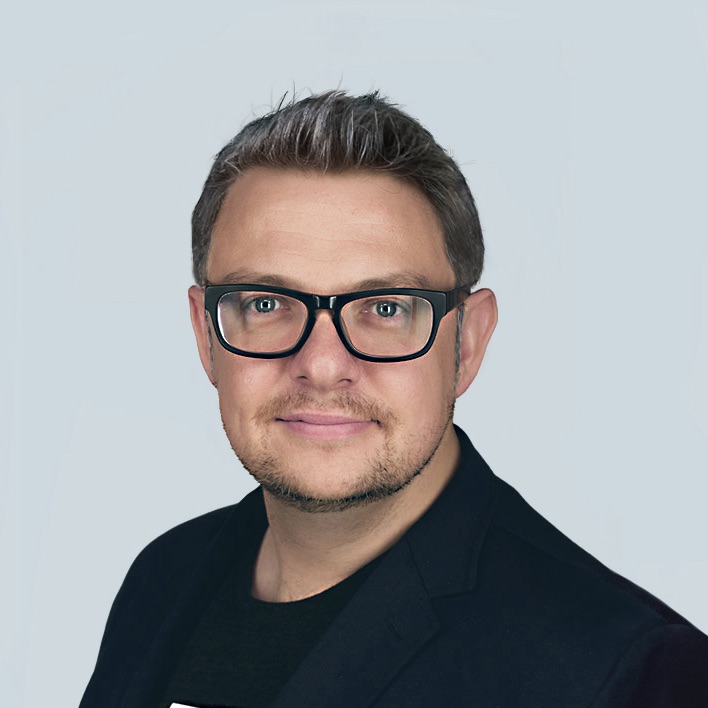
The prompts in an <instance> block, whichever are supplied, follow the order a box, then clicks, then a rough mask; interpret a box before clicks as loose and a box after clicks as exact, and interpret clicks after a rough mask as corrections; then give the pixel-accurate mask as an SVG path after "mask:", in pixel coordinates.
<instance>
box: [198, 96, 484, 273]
mask: <svg viewBox="0 0 708 708" xmlns="http://www.w3.org/2000/svg"><path fill="white" fill-rule="evenodd" d="M251 167H272V168H279V169H299V170H315V171H318V172H323V173H333V174H339V173H343V172H346V171H348V170H375V171H380V172H388V173H390V174H392V175H395V176H396V177H398V178H400V179H401V180H403V181H405V182H407V183H408V184H411V185H413V186H415V187H417V188H418V190H420V192H421V193H422V194H424V195H425V196H426V197H427V199H428V200H429V202H430V203H431V205H432V206H433V208H434V210H435V213H436V214H437V217H438V220H439V223H440V227H441V230H442V233H443V237H444V241H445V247H446V250H447V257H448V259H449V261H450V265H451V266H452V269H453V272H454V274H455V280H456V284H457V285H460V286H461V285H470V286H471V285H474V284H475V283H476V282H477V281H478V280H479V277H480V275H481V273H482V265H483V262H484V242H483V239H482V229H481V226H480V223H479V216H478V214H477V208H476V206H475V203H474V198H473V197H472V193H471V192H470V189H469V187H468V185H467V182H466V181H465V178H464V176H463V175H462V172H461V171H460V168H459V167H458V166H457V164H456V163H455V161H454V160H453V159H452V157H450V155H448V153H447V152H446V151H445V150H444V149H443V148H442V147H440V145H438V143H437V142H435V139H434V138H433V136H432V135H431V134H430V132H428V131H427V130H426V129H425V128H424V127H423V126H422V125H421V124H420V123H419V122H418V121H417V120H415V119H414V118H412V117H411V116H409V115H408V114H406V113H404V112H403V111H402V110H400V109H399V108H398V107H397V106H396V105H395V104H393V103H391V102H390V101H388V100H387V99H385V98H383V97H382V96H380V95H379V93H378V92H374V93H370V94H366V95H363V96H349V95H347V94H346V93H345V92H343V91H328V92H326V93H322V94H318V95H313V96H309V97H307V98H304V99H301V100H299V101H295V100H293V101H292V102H291V103H288V104H285V105H284V104H283V101H281V104H280V105H279V106H277V108H276V109H275V110H274V111H272V112H271V113H269V114H267V115H265V116H263V117H262V118H257V119H256V120H253V121H251V122H250V123H248V124H247V125H246V126H245V127H244V128H243V129H242V130H241V131H240V132H239V133H238V135H236V137H235V138H233V140H231V141H230V142H229V143H228V144H227V145H226V146H225V147H224V148H223V149H222V150H221V152H219V154H218V155H217V156H216V157H215V159H214V164H213V166H212V168H211V170H210V172H209V175H208V177H207V179H206V182H205V183H204V189H203V191H202V194H201V196H200V197H199V201H198V202H197V205H196V206H195V207H194V212H193V214H192V266H193V272H194V278H195V280H196V282H197V283H198V284H200V285H204V284H205V283H206V264H207V258H208V256H209V247H210V243H211V234H212V230H213V228H214V223H215V222H216V219H217V217H218V215H219V210H220V209H221V206H222V204H223V201H224V197H225V196H226V193H227V191H228V189H229V187H230V186H231V185H232V184H233V183H234V182H235V181H236V180H237V179H238V177H239V175H240V174H242V173H243V172H245V171H246V170H247V169H249V168H251Z"/></svg>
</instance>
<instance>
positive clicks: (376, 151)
mask: <svg viewBox="0 0 708 708" xmlns="http://www.w3.org/2000/svg"><path fill="white" fill-rule="evenodd" d="M193 257H194V274H195V278H196V281H197V283H198V285H195V286H192V287H191V288H190V290H189V302H190V308H191V317H192V324H193V327H194V331H195V334H196V339H197V345H198V348H199V355H200V357H201V361H202V364H203V366H204V369H205V371H206V373H207V376H208V377H209V379H210V381H211V383H212V384H213V385H214V386H215V387H216V389H217V391H218V395H219V405H220V410H221V416H222V420H223V425H224V429H225V431H226V434H227V437H228V439H229V442H230V443H231V446H232V447H233V449H234V452H235V453H236V454H237V455H238V457H239V459H240V460H241V462H242V463H243V465H244V467H245V468H246V469H247V470H248V471H249V472H250V473H251V474H252V475H253V477H254V478H255V479H256V480H257V481H258V482H259V483H260V485H261V486H260V487H259V489H258V490H256V491H255V492H253V493H251V494H249V495H248V496H247V497H246V498H245V499H244V500H243V501H241V502H240V503H239V504H237V505H235V506H231V507H227V508H225V509H221V510H218V511H215V512H212V513H210V514H207V515H206V516H203V517H200V518H198V519H195V520H193V521H190V522H188V523H186V524H183V525H181V526H179V527H177V528H175V529H173V530H172V531H169V532H168V533H167V534H165V535H164V536H162V537H160V538H159V539H157V540H156V541H154V542H153V543H152V544H150V545H149V546H148V547H147V548H146V549H145V550H144V551H143V552H142V553H141V555H140V556H139V557H138V559H137V560H136V561H135V563H134V564H133V566H132V568H131V570H130V572H129V573H128V576H127V578H126V580H125V582H124V584H123V587H122V588H121V590H120V592H119V594H118V596H117V598H116V600H115V603H114V605H113V608H112V611H111V614H110V616H109V619H108V623H107V627H106V632H105V635H104V639H103V642H102V645H101V650H100V653H99V657H98V662H97V666H96V670H95V672H94V676H93V677H92V679H91V682H90V684H89V686H88V688H87V690H86V694H85V696H84V699H83V702H82V704H81V705H82V707H83V708H88V707H93V706H96V707H99V706H100V707H101V708H108V707H112V706H116V707H117V706H125V707H127V706H130V707H131V708H132V707H142V706H144V707H147V706H151V707H154V706H160V707H162V706H170V705H174V704H180V705H191V706H224V707H225V706H229V707H233V706H239V707H249V708H250V707H251V706H268V705H272V706H280V707H284V706H377V707H381V708H383V707H384V706H387V707H390V706H480V707H482V706H485V707H486V706H535V707H537V706H543V707H548V706H563V707H564V708H567V707H568V706H662V707H665V706H707V705H708V637H706V636H705V635H703V634H702V633H701V632H699V631H698V630H697V629H695V628H694V627H693V626H692V625H690V624H689V623H688V622H686V621H685V620H684V619H683V618H681V617H679V616H678V615H676V613H674V612H673V611H672V610H670V609H669V608H668V607H666V606H665V605H663V604H662V603H661V602H659V601H658V600H656V599H655V598H653V597H651V596H650V595H649V594H648V593H646V592H644V591H643V590H641V589H639V588H637V587H636V586H634V585H632V584H631V583H629V582H628V581H626V580H624V579H622V578H620V577H619V576H617V575H615V574H613V573H612V572H610V571H609V570H607V569H606V568H604V567H603V566H602V565H601V564H599V563H598V562H597V561H595V560H594V559H593V558H591V557H590V556H588V555H587V554H586V553H584V552H583V551H582V550H581V549H579V548H578V547H577V546H575V545H574V544H573V543H572V542H570V541H569V540H568V539H566V538H565V537H564V536H562V534H560V533H559V532H558V531H557V530H555V529H554V528H553V527H552V526H551V525H550V524H548V523H547V522H546V521H545V520H543V519H542V518H541V517H540V516H538V515H537V514H536V513H535V512H534V511H533V510H532V509H530V508H529V507H528V506H527V505H526V504H525V502H524V501H523V500H522V499H521V498H520V497H519V496H518V495H517V494H516V493H515V492H514V491H513V490H512V489H511V488H509V487H508V486H507V485H505V484H504V483H503V482H501V481H500V480H499V479H497V478H496V477H495V476H494V475H493V474H492V473H491V471H490V470H489V469H488V468H487V466H486V465H485V463H484V462H483V460H482V459H481V457H480V456H479V455H478V453H477V452H476V451H475V449H474V448H473V447H472V444H471V443H470V441H469V440H468V439H467V437H466V436H465V434H464V433H463V432H462V431H461V430H459V429H456V428H455V427H454V426H453V423H452V415H453V409H454V404H455V400H456V398H457V397H458V396H460V395H461V394H462V393H464V391H465V390H466V389H467V388H468V387H469V385H470V384H471V383H472V381H473V379H474V378H475V375H476V374H477V371H478V369H479V366H480V363H481V361H482V357H483V355H484V352H485V349H486V346H487V343H488V341H489V339H490V337H491V335H492V332H493V330H494V327H495V324H496V320H497V309H496V302H495V298H494V295H493V293H492V292H491V291H489V290H487V289H480V290H477V291H474V292H473V287H474V285H475V283H476V282H477V281H478V279H479V276H480V273H481V270H482V259H483V245H482V235H481V230H480V226H479V220H478V217H477V211H476V208H475V204H474V201H473V198H472V195H471V194H470V192H469V189H468V187H467V184H466V182H465V180H464V178H463V176H462V174H461V172H460V170H459V168H458V167H457V166H456V164H455V163H454V161H453V160H452V159H451V158H450V157H449V156H448V155H447V154H446V153H445V151H444V150H442V149H441V148H440V147H439V146H438V145H437V144H436V143H435V141H434V140H433V138H432V136H431V135H430V134H429V133H428V132H427V131H425V130H424V129H423V128H422V127H421V126H420V125H419V124H418V123H417V122H416V121H415V120H413V119H412V118H410V117H409V116H407V115H406V114H404V113H403V112H401V111H400V110H398V109H397V108H396V107H394V106H393V105H391V104H389V103H387V102H386V101H384V100H382V99H381V98H379V97H378V96H377V95H370V96H362V97H356V98H352V97H349V96H346V95H344V94H342V93H338V92H332V93H327V94H323V95H321V96H313V97H311V98H307V99H304V100H302V101H299V102H296V103H293V104H291V105H287V106H284V107H283V106H281V107H280V108H279V109H277V110H276V111H275V112H273V113H272V114H270V115H268V116H266V117H264V118H262V119H259V120H256V121H253V122H252V123H251V124H249V125H247V126H246V127H245V128H244V129H243V130H242V131H241V132H240V133H239V135H237V136H236V138H234V140H233V141H232V142H231V143H229V144H228V145H227V146H226V147H225V148H224V149H223V150H222V151H221V153H220V154H219V155H218V156H217V158H216V160H215V163H214V166H213V168H212V170H211V173H210V175H209V177H208V179H207V181H206V184H205V187H204V191H203V193H202V195H201V198H200V200H199V202H198V204H197V206H196V208H195V211H194V217H193Z"/></svg>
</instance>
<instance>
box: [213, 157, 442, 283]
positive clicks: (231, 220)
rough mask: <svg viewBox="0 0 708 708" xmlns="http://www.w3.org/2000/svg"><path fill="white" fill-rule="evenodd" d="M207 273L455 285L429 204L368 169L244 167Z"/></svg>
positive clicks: (216, 233) (219, 277) (223, 277)
mask: <svg viewBox="0 0 708 708" xmlns="http://www.w3.org/2000/svg"><path fill="white" fill-rule="evenodd" d="M207 276H208V279H209V281H210V282H215V283H219V282H225V281H227V280H241V281H242V282H244V281H247V280H248V281H251V282H252V281H253V280H254V279H255V280H256V282H264V281H265V280H267V279H271V280H278V281H279V282H281V283H283V284H288V285H290V286H291V287H295V288H298V289H302V290H306V291H310V292H320V293H331V292H345V291H347V290H356V289H361V287H357V286H358V285H359V284H361V283H372V282H376V283H379V282H381V284H382V285H384V284H387V285H391V286H394V285H398V286H406V285H407V286H409V287H414V286H417V287H430V288H434V289H443V288H449V287H452V285H453V284H454V274H453V271H452V267H451V266H450V263H449V261H448V259H447V255H446V251H445V246H444V240H443V236H442V231H441V229H440V225H439V222H438V219H437V216H436V214H435V211H434V209H433V207H432V205H431V204H430V202H429V201H428V200H427V198H426V197H425V196H424V195H423V194H422V193H421V192H420V191H419V190H418V189H416V188H415V187H413V186H412V185H410V184H408V183H406V182H404V181H402V180H401V179H399V178H397V177H394V176H392V175H389V174H385V173H379V172H371V171H352V172H345V173H342V174H322V173H318V172H308V171H289V170H276V169H267V168H254V169H251V170H248V171H247V172H245V173H244V174H243V175H242V176H241V177H239V179H238V180H237V181H236V182H235V183H234V184H233V185H232V186H231V187H230V189H229V191H228V192H227V194H226V197H225V199H224V203H223V205H222V208H221V211H220V212H219V216H218V218H217V220H216V224H215V225H214V229H213V233H212V243H211V248H210V251H209V258H208V261H207ZM392 280H393V281H395V282H389V281H392Z"/></svg>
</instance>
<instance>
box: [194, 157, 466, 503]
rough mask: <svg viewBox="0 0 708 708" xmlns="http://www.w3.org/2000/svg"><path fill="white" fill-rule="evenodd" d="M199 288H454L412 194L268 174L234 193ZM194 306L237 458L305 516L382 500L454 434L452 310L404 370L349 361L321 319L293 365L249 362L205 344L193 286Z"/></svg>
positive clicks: (433, 223) (352, 177) (368, 181)
mask: <svg viewBox="0 0 708 708" xmlns="http://www.w3.org/2000/svg"><path fill="white" fill-rule="evenodd" d="M207 279H208V281H209V282H210V283H213V284H222V283H238V282H242V283H254V284H262V285H268V284H271V285H282V286H285V287H290V288H293V289H296V290H301V291H304V292H309V293H316V294H323V295H333V294H337V293H345V292H353V291H358V290H365V289H373V288H384V287H419V288H428V289H434V290H450V289H452V288H453V287H454V285H455V279H454V275H453V271H452V267H451V266H450V263H449V261H448V259H447V257H446V254H445V248H444V243H443V237H442V233H441V230H440V226H439V225H438V222H437V219H436V216H435V213H434V211H433V209H432V207H431V205H430V204H429V202H428V201H427V200H426V199H425V197H423V195H422V194H421V193H420V192H419V191H418V190H417V189H415V188H413V187H412V186H410V185H408V184H406V183H404V182H402V181H400V180H399V179H397V178H395V177H392V176H389V175H386V174H383V173H375V172H364V171H362V172H348V173H345V174H341V175H322V174H319V173H315V172H297V171H285V170H274V169H265V168H258V169H252V170H249V171H247V172H246V173H245V174H244V175H243V176H241V177H240V178H239V179H238V180H237V181H236V182H235V183H234V185H233V186H232V187H231V188H230V190H229V192H228V194H227V196H226V199H225V201H224V204H223V206H222V208H221V211H220V213H219V217H218V219H217V222H216V224H215V227H214V231H213V235H212V243H211V250H210V253H209V259H208V263H207ZM190 298H191V300H192V316H193V321H194V322H195V330H196V331H197V338H198V341H199V344H200V350H201V353H202V361H203V362H204V364H205V368H207V370H208V373H209V374H210V377H211V378H212V380H213V382H214V384H215V386H216V387H217V390H218V394H219V405H220V410H221V417H222V421H223V425H224V429H225V431H226V434H227V436H228V438H229V441H230V443H231V446H232V447H233V449H234V451H235V452H236V454H237V455H238V457H239V459H240V460H241V462H242V463H243V465H244V466H245V467H246V469H248V470H249V472H251V474H252V475H253V476H254V477H255V478H256V480H258V481H259V482H261V483H262V484H263V485H264V487H265V488H266V489H267V490H269V491H270V492H271V493H273V494H275V495H276V496H279V497H281V498H289V499H291V500H294V501H295V502H296V503H297V504H298V505H299V506H300V507H301V508H303V509H306V510H312V511H314V510H319V511H322V510H335V509H342V508H346V507H347V506H350V505H352V504H356V503H362V502H363V501H364V500H367V499H369V498H380V497H382V496H386V495H388V494H391V493H393V492H394V491H396V490H398V489H399V488H401V487H402V486H404V485H405V484H407V483H408V482H409V481H410V480H411V479H412V478H413V477H414V476H415V475H416V474H417V473H418V472H419V471H421V470H422V469H423V468H424V467H425V466H426V464H427V463H428V461H429V460H430V459H431V456H433V455H434V453H435V452H436V449H437V448H438V446H439V445H440V443H441V441H442V440H443V439H444V438H446V437H448V438H449V437H450V436H452V435H453V433H452V431H451V416H452V409H453V405H454V401H455V398H456V395H457V393H458V391H457V390H456V387H457V379H456V366H455V337H456V315H455V312H454V311H453V312H451V313H450V314H449V315H448V316H446V317H445V318H444V319H443V320H442V322H441V324H440V328H439V331H438V334H437V337H436V341H435V343H434V345H433V347H432V349H431V350H430V351H429V352H428V353H427V354H425V355H424V356H422V357H420V358H419V359H414V360H411V361H404V362H394V363H376V362H368V361H362V360H360V359H357V358H355V357H354V356H353V355H351V354H350V353H349V352H348V351H347V350H346V349H345V348H344V346H343V344H342V342H341V341H340V339H339V337H338V335H337V333H336V331H335V328H334V326H333V324H332V319H331V314H330V313H329V312H326V311H319V312H318V317H317V323H316V324H315V327H314V329H313V331H312V333H311V335H310V337H309V339H308V340H307V341H306V343H305V344H304V346H303V347H302V349H300V351H298V352H297V353H296V354H293V355H291V356H289V357H286V358H282V359H254V358H247V357H242V356H239V355H236V354H232V353H230V352H227V351H226V350H224V349H223V348H222V347H221V346H220V345H219V344H218V343H217V340H216V338H215V337H214V336H213V335H212V337H211V339H212V341H213V345H212V344H211V343H210V342H209V341H208V337H207V334H206V328H205V325H204V310H203V296H202V292H201V291H200V290H199V289H198V288H196V287H194V288H192V289H191V290H190ZM208 326H209V327H210V328H211V326H212V325H211V323H209V325H208ZM210 347H212V351H211V352H210V353H209V351H208V350H209V348H210ZM209 357H211V361H210V360H209ZM464 387H465V388H466V385H465V386H464Z"/></svg>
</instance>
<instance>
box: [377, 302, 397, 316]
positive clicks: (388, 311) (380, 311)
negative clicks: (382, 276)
mask: <svg viewBox="0 0 708 708" xmlns="http://www.w3.org/2000/svg"><path fill="white" fill-rule="evenodd" d="M374 311H375V312H376V314H377V315H378V316H379V317H393V316H394V315H395V314H396V313H397V312H398V304H397V303H395V302H388V301H385V300H384V301H381V302H377V303H376V306H375V308H374Z"/></svg>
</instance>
